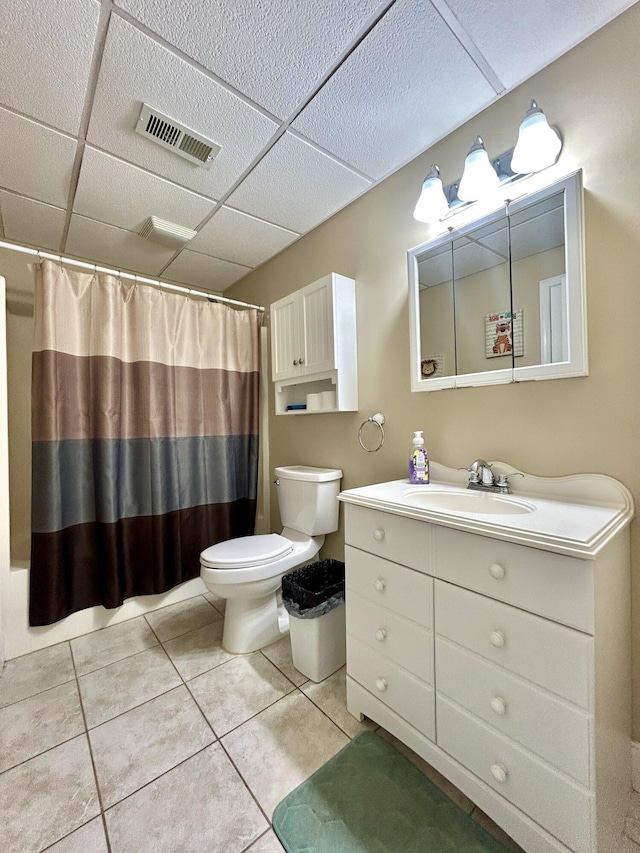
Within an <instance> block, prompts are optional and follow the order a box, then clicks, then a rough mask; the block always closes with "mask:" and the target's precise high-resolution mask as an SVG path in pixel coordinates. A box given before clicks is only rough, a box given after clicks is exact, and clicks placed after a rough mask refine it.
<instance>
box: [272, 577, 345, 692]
mask: <svg viewBox="0 0 640 853" xmlns="http://www.w3.org/2000/svg"><path fill="white" fill-rule="evenodd" d="M344 596H345V591H344V563H342V562H341V561H340V560H321V561H319V562H317V563H310V564H309V565H308V566H302V567H301V568H299V569H294V571H292V572H289V574H287V575H285V576H284V577H283V578H282V601H283V603H284V606H285V608H286V610H287V612H288V614H289V617H290V618H289V629H290V632H291V653H292V656H293V665H294V666H295V668H296V669H297V670H299V671H300V672H301V673H302V674H303V675H306V676H307V678H310V679H311V681H316V682H317V681H323V680H324V679H325V678H327V676H329V675H331V673H332V672H335V671H336V670H337V669H340V667H341V666H344V664H345V661H346V657H347V656H346V626H345V608H344Z"/></svg>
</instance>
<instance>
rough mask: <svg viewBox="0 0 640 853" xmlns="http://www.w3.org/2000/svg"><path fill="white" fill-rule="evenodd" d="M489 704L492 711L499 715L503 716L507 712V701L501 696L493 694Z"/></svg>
mask: <svg viewBox="0 0 640 853" xmlns="http://www.w3.org/2000/svg"><path fill="white" fill-rule="evenodd" d="M489 704H490V705H491V710H492V711H493V713H494V714H497V715H498V716H499V717H503V716H504V715H505V714H506V713H507V703H506V702H505V701H504V699H503V698H502V696H494V697H493V699H492V700H491V702H490V703H489Z"/></svg>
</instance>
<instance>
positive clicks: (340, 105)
mask: <svg viewBox="0 0 640 853" xmlns="http://www.w3.org/2000/svg"><path fill="white" fill-rule="evenodd" d="M382 57H384V61H382ZM495 96H496V95H495V91H494V90H493V88H492V87H491V86H490V85H489V83H488V82H487V80H486V78H485V77H484V76H483V75H482V74H481V72H480V71H479V70H478V67H477V66H476V65H475V63H474V62H473V61H472V60H471V59H470V57H469V55H468V54H467V53H466V51H465V50H464V48H463V47H462V46H461V45H460V43H459V42H458V41H457V39H455V38H454V36H453V35H452V33H451V31H450V30H449V28H448V27H447V26H446V24H445V23H444V21H443V20H442V18H441V17H440V16H439V15H438V14H437V13H436V12H435V11H434V9H433V7H432V6H431V4H428V3H425V2H424V0H398V2H397V3H396V5H395V6H393V8H392V9H391V10H390V11H389V13H388V14H387V15H386V16H385V17H384V19H383V20H382V21H381V22H380V23H379V24H378V26H377V27H376V28H375V29H374V30H373V32H371V33H370V34H369V35H368V36H367V38H366V39H365V40H364V41H363V42H361V44H360V45H359V47H358V48H356V50H355V51H354V52H353V53H352V55H351V56H350V57H349V59H348V60H347V61H346V62H345V63H344V65H342V66H341V67H340V68H339V69H338V71H337V72H336V73H335V74H334V76H333V77H332V78H331V80H329V81H328V83H327V84H326V85H325V86H324V88H323V89H322V90H321V91H320V92H319V93H318V95H316V97H315V98H314V99H313V101H311V103H310V104H309V106H308V107H307V108H306V109H305V110H304V111H303V112H302V113H301V114H300V116H299V117H298V118H297V119H296V121H295V122H294V123H293V127H294V129H295V130H298V131H300V132H301V133H303V134H304V135H305V136H307V137H309V138H310V139H312V140H313V141H314V142H317V143H318V144H319V145H321V146H322V147H323V148H326V149H327V150H329V151H331V152H333V153H334V154H336V155H337V156H338V157H340V158H341V159H342V160H345V161H346V162H347V163H351V164H352V165H353V166H354V167H356V168H357V169H359V170H360V171H362V172H366V173H367V174H368V175H372V176H373V177H375V178H376V179H379V178H381V177H383V176H384V175H387V174H389V173H390V172H392V171H395V170H396V169H398V168H399V167H400V166H402V165H403V164H404V163H406V162H407V161H408V160H410V159H411V158H413V157H415V156H417V155H418V154H419V153H420V152H421V151H424V150H425V149H426V148H428V147H429V146H430V145H433V144H434V143H435V142H436V141H437V140H438V139H440V138H441V137H442V136H444V135H446V134H447V133H449V132H451V131H452V130H453V129H454V128H455V127H457V126H458V125H459V124H460V123H462V122H463V121H464V120H466V119H467V118H468V116H470V115H473V114H474V113H476V112H478V111H479V110H480V109H482V108H484V107H485V106H487V105H488V104H489V103H490V102H491V101H492V100H493V99H494V98H495Z"/></svg>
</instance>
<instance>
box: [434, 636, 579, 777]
mask: <svg viewBox="0 0 640 853" xmlns="http://www.w3.org/2000/svg"><path fill="white" fill-rule="evenodd" d="M436 684H437V692H438V695H441V694H442V695H444V696H446V697H448V698H449V699H452V700H453V701H454V702H456V703H457V704H458V705H461V706H462V707H463V708H465V709H466V710H467V711H470V712H471V713H472V714H474V715H475V716H476V717H480V718H481V719H482V720H484V721H485V723H488V724H489V725H490V726H493V727H494V728H495V729H497V730H498V731H499V732H501V733H502V734H503V735H506V736H507V737H509V738H511V740H514V741H517V743H519V744H520V745H521V746H523V747H525V748H526V749H528V750H530V751H531V752H534V753H535V754H536V755H538V756H539V757H540V758H543V759H544V760H545V761H548V762H549V763H550V764H553V765H554V766H555V767H557V768H558V769H559V770H562V771H563V772H564V773H566V774H567V775H569V776H572V777H573V778H574V779H575V780H576V781H578V782H580V783H581V784H583V785H586V786H588V785H589V784H590V780H591V772H590V758H591V749H590V733H591V725H592V717H591V716H590V715H589V714H587V713H586V712H585V711H582V710H580V709H579V708H576V707H575V706H574V705H570V704H569V703H567V702H565V701H564V700H562V699H556V698H555V697H554V696H553V695H552V694H551V693H547V692H546V691H544V690H541V689H540V688H537V687H535V686H534V685H533V684H530V683H529V682H528V681H524V680H523V679H522V678H518V676H515V675H513V674H511V673H509V672H507V671H506V670H504V669H502V668H501V667H499V666H496V665H495V664H492V663H489V661H486V660H484V659H483V658H480V657H478V656H477V655H474V654H471V652H468V651H465V650H464V649H462V648H460V646H456V645H454V644H453V643H450V642H449V641H448V640H444V639H442V638H441V637H438V639H437V640H436Z"/></svg>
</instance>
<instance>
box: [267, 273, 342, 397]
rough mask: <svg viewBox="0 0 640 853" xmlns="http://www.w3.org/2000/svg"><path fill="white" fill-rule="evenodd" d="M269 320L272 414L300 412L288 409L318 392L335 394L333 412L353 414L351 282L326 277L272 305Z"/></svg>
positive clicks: (333, 275)
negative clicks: (274, 396) (274, 412)
mask: <svg viewBox="0 0 640 853" xmlns="http://www.w3.org/2000/svg"><path fill="white" fill-rule="evenodd" d="M270 316H271V362H272V378H273V381H274V383H275V390H276V414H284V413H286V414H300V413H302V412H304V413H305V414H306V413H307V412H306V410H304V409H299V408H295V409H293V408H290V407H292V406H301V405H304V404H305V402H306V396H307V394H313V393H318V394H319V393H322V391H335V396H336V405H335V407H332V409H333V410H334V411H355V410H357V408H358V390H357V342H356V311H355V281H354V280H353V279H350V278H346V277H345V276H342V275H338V274H337V273H330V274H329V275H326V276H324V277H323V278H321V279H320V280H319V281H316V282H313V283H312V284H309V285H307V286H306V287H303V288H302V289H301V290H298V291H296V292H295V293H291V294H289V295H288V296H286V297H284V298H283V299H280V300H278V301H277V302H274V303H273V304H272V305H271V308H270ZM288 407H289V408H288ZM317 411H327V408H326V407H324V408H320V407H319V408H318V409H317Z"/></svg>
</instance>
